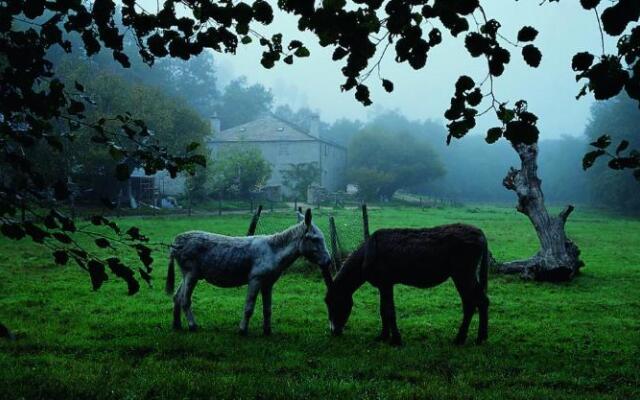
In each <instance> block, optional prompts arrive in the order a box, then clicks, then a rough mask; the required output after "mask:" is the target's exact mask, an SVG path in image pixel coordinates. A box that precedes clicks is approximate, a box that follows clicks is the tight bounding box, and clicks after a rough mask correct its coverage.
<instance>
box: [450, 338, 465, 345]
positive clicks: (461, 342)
mask: <svg viewBox="0 0 640 400" xmlns="http://www.w3.org/2000/svg"><path fill="white" fill-rule="evenodd" d="M466 341H467V338H466V337H460V336H456V338H455V339H453V344H455V345H456V346H462V345H464V343H465V342H466Z"/></svg>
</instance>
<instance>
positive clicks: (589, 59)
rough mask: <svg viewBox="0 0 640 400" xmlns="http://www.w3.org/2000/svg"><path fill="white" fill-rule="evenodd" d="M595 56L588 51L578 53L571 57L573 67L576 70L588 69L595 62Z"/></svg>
mask: <svg viewBox="0 0 640 400" xmlns="http://www.w3.org/2000/svg"><path fill="white" fill-rule="evenodd" d="M593 59H594V56H593V54H591V53H588V52H586V51H585V52H582V53H576V55H574V56H573V58H572V59H571V68H572V69H573V70H574V71H586V70H588V69H589V68H590V67H591V65H592V64H593Z"/></svg>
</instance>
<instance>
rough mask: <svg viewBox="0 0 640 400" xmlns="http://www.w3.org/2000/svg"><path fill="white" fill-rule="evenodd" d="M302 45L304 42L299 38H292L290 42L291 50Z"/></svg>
mask: <svg viewBox="0 0 640 400" xmlns="http://www.w3.org/2000/svg"><path fill="white" fill-rule="evenodd" d="M300 47H302V42H301V41H299V40H292V41H291V42H289V50H293V49H297V48H300Z"/></svg>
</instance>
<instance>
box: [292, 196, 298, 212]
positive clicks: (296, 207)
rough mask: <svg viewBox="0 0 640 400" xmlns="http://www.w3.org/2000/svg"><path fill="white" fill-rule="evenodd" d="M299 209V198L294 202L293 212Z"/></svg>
mask: <svg viewBox="0 0 640 400" xmlns="http://www.w3.org/2000/svg"><path fill="white" fill-rule="evenodd" d="M297 209H298V198H297V197H296V199H295V200H294V201H293V211H295V210H297Z"/></svg>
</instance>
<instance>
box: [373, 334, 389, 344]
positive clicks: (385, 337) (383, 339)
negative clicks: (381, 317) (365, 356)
mask: <svg viewBox="0 0 640 400" xmlns="http://www.w3.org/2000/svg"><path fill="white" fill-rule="evenodd" d="M373 340H374V341H376V342H386V341H387V340H389V335H378V336H376V337H375V338H373Z"/></svg>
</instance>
